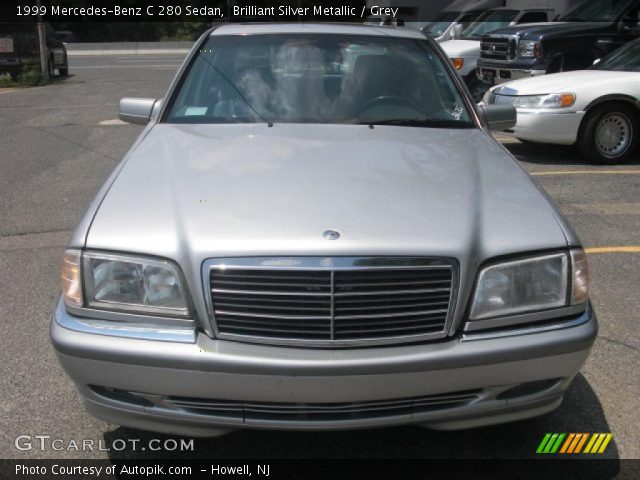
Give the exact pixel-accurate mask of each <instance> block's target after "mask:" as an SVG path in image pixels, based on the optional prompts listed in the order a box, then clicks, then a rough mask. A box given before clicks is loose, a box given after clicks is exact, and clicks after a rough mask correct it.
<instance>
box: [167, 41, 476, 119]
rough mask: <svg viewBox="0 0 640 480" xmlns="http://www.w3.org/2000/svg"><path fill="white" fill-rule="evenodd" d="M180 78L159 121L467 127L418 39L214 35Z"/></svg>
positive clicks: (456, 99)
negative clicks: (175, 90)
mask: <svg viewBox="0 0 640 480" xmlns="http://www.w3.org/2000/svg"><path fill="white" fill-rule="evenodd" d="M185 75H186V76H185V77H184V79H183V81H182V82H180V89H179V91H178V92H177V95H175V96H174V100H173V102H172V104H171V105H170V106H169V109H168V115H167V116H166V117H165V121H167V122H170V123H255V122H265V123H269V124H271V123H277V122H283V123H367V124H383V123H386V124H395V125H406V126H433V127H440V126H441V127H445V126H450V127H472V126H473V124H472V123H471V120H470V116H469V114H468V112H467V109H466V107H465V104H464V102H463V100H462V98H461V95H460V93H459V91H458V90H457V88H456V86H455V84H454V83H453V80H452V78H451V77H450V74H449V73H448V71H447V69H446V68H445V66H444V65H443V63H442V62H441V61H440V59H439V57H438V56H437V55H436V53H435V51H434V50H433V49H432V48H431V46H430V45H429V43H428V42H427V41H426V40H416V39H405V38H389V37H373V36H364V35H325V34H289V35H280V34H266V35H264V34H263V35H218V36H212V37H210V38H209V39H208V40H207V42H206V43H205V44H204V46H203V48H201V49H200V51H199V53H198V54H197V56H196V57H195V59H194V61H193V62H192V64H191V66H190V68H189V71H188V72H187V73H186V74H185Z"/></svg>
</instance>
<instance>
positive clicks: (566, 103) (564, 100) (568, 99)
mask: <svg viewBox="0 0 640 480" xmlns="http://www.w3.org/2000/svg"><path fill="white" fill-rule="evenodd" d="M574 103H576V96H575V95H574V94H572V93H565V94H563V95H560V107H561V108H567V107H571V106H573V104H574Z"/></svg>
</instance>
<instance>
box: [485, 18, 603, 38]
mask: <svg viewBox="0 0 640 480" xmlns="http://www.w3.org/2000/svg"><path fill="white" fill-rule="evenodd" d="M609 25H610V24H609V23H593V22H544V23H524V24H521V25H512V26H510V27H503V28H499V29H497V30H493V31H491V32H489V33H488V34H487V36H489V37H491V36H494V35H497V36H501V35H517V36H518V37H520V38H523V39H532V40H537V39H539V38H540V37H547V36H550V35H559V36H566V35H572V34H579V33H590V32H599V31H602V30H607V29H608V28H609Z"/></svg>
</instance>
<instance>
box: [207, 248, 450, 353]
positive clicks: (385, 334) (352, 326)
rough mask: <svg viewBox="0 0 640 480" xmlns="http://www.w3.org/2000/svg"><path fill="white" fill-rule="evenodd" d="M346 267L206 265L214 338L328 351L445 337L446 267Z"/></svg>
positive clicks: (410, 263)
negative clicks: (300, 345)
mask: <svg viewBox="0 0 640 480" xmlns="http://www.w3.org/2000/svg"><path fill="white" fill-rule="evenodd" d="M350 260H351V262H350V263H351V265H350V266H343V265H338V266H336V265H335V262H333V259H316V258H314V259H308V262H307V263H309V262H310V263H311V264H315V263H317V264H318V265H319V266H311V267H308V266H304V265H301V266H300V267H299V268H291V267H268V266H267V267H265V266H264V265H254V266H251V265H247V262H246V259H244V261H243V262H240V263H242V264H241V265H237V264H235V265H234V262H233V261H232V259H229V260H227V261H225V262H224V263H220V264H218V265H213V266H211V269H210V271H209V272H210V273H209V282H210V287H211V307H212V312H213V319H214V321H215V326H216V329H217V333H218V334H219V335H220V336H225V335H230V336H234V337H237V336H240V337H247V338H254V339H255V338H259V339H263V340H271V341H275V342H276V343H280V342H286V341H297V342H311V343H322V342H325V343H331V344H336V343H342V342H345V343H347V342H360V341H363V342H366V341H370V340H373V341H384V340H389V341H390V342H391V341H393V339H398V338H405V337H412V339H413V337H416V336H444V333H445V326H446V324H447V320H448V318H449V314H450V304H451V300H452V292H453V289H454V274H455V270H454V268H453V265H452V264H451V263H450V262H449V263H447V262H444V261H441V260H433V259H408V260H407V259H383V260H382V265H380V259H375V260H376V262H373V265H369V264H368V263H372V260H371V261H370V259H364V260H363V259H350ZM276 261H277V260H276ZM341 262H342V263H345V262H346V259H341ZM258 263H260V262H258ZM266 263H273V262H268V261H267V262H266ZM285 263H286V262H285ZM302 263H304V262H302ZM338 263H340V262H338ZM327 264H329V265H330V266H323V265H327ZM394 264H395V266H392V265H394Z"/></svg>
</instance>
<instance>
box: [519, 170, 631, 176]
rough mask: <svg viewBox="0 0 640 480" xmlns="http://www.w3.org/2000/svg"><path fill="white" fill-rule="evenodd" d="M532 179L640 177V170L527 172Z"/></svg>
mask: <svg viewBox="0 0 640 480" xmlns="http://www.w3.org/2000/svg"><path fill="white" fill-rule="evenodd" d="M529 174H530V175H531V176H534V177H548V176H554V175H640V170H556V171H552V172H529Z"/></svg>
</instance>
